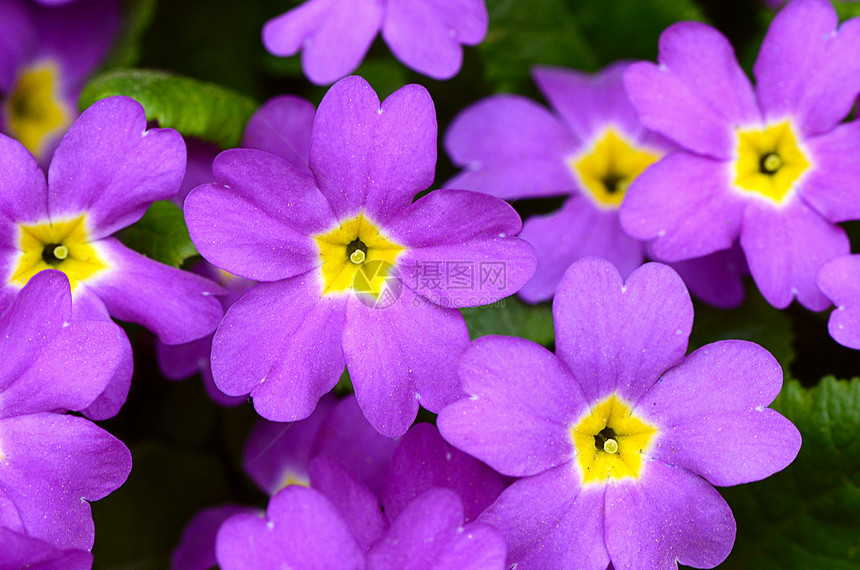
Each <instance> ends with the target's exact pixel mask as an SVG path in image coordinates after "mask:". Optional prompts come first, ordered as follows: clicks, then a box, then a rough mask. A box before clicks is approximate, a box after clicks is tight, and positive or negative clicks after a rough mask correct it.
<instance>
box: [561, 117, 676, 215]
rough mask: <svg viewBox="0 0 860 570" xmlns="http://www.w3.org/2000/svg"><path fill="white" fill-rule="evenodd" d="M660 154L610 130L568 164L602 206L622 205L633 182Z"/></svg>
mask: <svg viewBox="0 0 860 570" xmlns="http://www.w3.org/2000/svg"><path fill="white" fill-rule="evenodd" d="M660 156H661V155H660V154H658V153H657V152H655V151H651V150H646V149H644V148H640V147H637V146H636V145H634V144H633V143H632V142H629V141H628V140H626V139H625V138H624V136H622V135H621V134H620V133H618V132H616V131H615V130H614V129H607V130H606V131H604V133H603V134H602V135H601V136H599V137H597V138H596V139H595V142H594V143H593V144H592V145H591V147H590V148H588V149H587V150H585V151H583V152H581V153H579V154H577V155H576V156H574V157H571V158H569V159H568V160H567V165H568V167H569V168H570V170H571V172H573V174H574V176H575V177H576V178H577V179H578V180H579V181H580V183H581V184H582V186H583V188H584V189H585V191H586V193H587V195H589V196H590V197H591V199H592V200H593V201H594V202H595V203H596V204H597V205H598V206H599V207H601V208H618V206H620V205H621V202H622V200H624V194H625V192H626V191H627V187H628V186H629V185H630V183H631V182H633V180H634V179H635V178H636V177H637V176H639V175H640V174H641V173H642V171H643V170H645V169H646V168H647V167H648V166H649V165H651V164H652V163H654V162H656V161H657V160H659V159H660Z"/></svg>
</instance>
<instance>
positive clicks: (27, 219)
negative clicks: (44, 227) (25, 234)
mask: <svg viewBox="0 0 860 570" xmlns="http://www.w3.org/2000/svg"><path fill="white" fill-rule="evenodd" d="M47 203H48V184H47V182H46V181H45V173H44V172H42V169H41V168H39V164H38V163H37V162H36V159H35V158H33V155H32V154H30V152H29V151H28V150H27V149H26V148H24V146H23V145H22V144H21V143H19V142H18V141H16V140H15V139H13V138H11V137H7V136H6V135H4V134H0V223H2V227H3V232H2V234H3V237H2V238H0V240H2V241H0V244H2V246H4V247H14V246H17V245H18V244H17V239H16V236H17V227H16V226H17V224H20V223H35V222H41V221H44V219H45V218H46V217H47V215H48V209H47ZM7 228H8V229H7Z"/></svg>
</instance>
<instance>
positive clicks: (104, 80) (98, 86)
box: [79, 69, 257, 148]
mask: <svg viewBox="0 0 860 570" xmlns="http://www.w3.org/2000/svg"><path fill="white" fill-rule="evenodd" d="M112 95H126V96H128V97H132V98H134V99H136V100H137V101H139V102H140V103H141V104H142V105H143V107H144V109H146V117H147V119H149V120H150V121H158V124H159V126H161V127H170V128H173V129H176V130H177V131H179V132H180V133H182V134H183V135H186V136H194V137H198V138H201V139H204V140H207V141H211V142H214V143H216V144H218V145H219V146H221V148H232V147H236V146H238V145H239V143H240V142H241V140H242V133H243V131H244V129H245V124H246V123H247V122H248V119H249V118H250V117H251V115H252V114H253V113H254V111H255V110H256V107H257V105H256V103H255V102H254V101H253V100H252V99H250V98H249V97H246V96H245V95H242V94H240V93H238V92H236V91H233V90H231V89H227V88H225V87H221V86H219V85H215V84H214V83H206V82H203V81H198V80H196V79H191V78H190V77H182V76H179V75H173V74H170V73H165V72H162V71H153V70H147V69H120V70H116V71H110V72H107V73H103V74H101V75H98V76H96V77H95V78H93V79H92V80H91V81H90V82H89V84H87V86H86V87H85V88H84V91H83V93H81V97H80V100H79V105H80V107H81V108H82V109H83V108H86V107H89V106H90V105H92V104H93V103H95V102H96V101H98V100H99V99H104V98H105V97H110V96H112Z"/></svg>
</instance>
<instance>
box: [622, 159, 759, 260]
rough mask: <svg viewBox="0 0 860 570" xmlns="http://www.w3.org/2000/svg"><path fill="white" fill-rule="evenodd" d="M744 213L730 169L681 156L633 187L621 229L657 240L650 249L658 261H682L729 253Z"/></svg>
mask: <svg viewBox="0 0 860 570" xmlns="http://www.w3.org/2000/svg"><path fill="white" fill-rule="evenodd" d="M743 207H744V200H743V199H742V198H741V197H739V196H738V195H737V193H736V191H733V190H732V186H731V167H730V164H729V163H727V162H719V161H715V160H711V159H709V158H705V157H701V156H696V155H694V154H689V153H686V152H678V153H675V154H670V155H669V156H667V157H665V158H663V159H662V160H660V161H658V162H656V163H654V164H653V165H651V166H650V167H648V168H647V169H646V170H645V171H644V172H642V174H640V175H639V176H637V177H636V179H635V180H634V181H633V182H632V183H631V184H630V187H629V188H628V190H627V194H626V195H625V196H624V202H622V203H621V209H620V216H621V226H622V227H623V228H624V229H625V230H626V231H627V232H628V233H629V234H630V235H632V236H633V237H636V238H638V239H641V240H651V239H653V240H654V241H653V242H652V244H651V248H652V249H653V251H654V254H655V255H656V256H657V257H659V258H660V259H665V260H667V261H680V260H683V259H691V258H694V257H702V256H704V255H708V254H709V253H713V252H715V251H719V250H721V249H728V248H729V247H731V246H732V244H733V243H734V241H735V239H736V238H737V236H738V234H739V233H740V229H741V220H742V216H743Z"/></svg>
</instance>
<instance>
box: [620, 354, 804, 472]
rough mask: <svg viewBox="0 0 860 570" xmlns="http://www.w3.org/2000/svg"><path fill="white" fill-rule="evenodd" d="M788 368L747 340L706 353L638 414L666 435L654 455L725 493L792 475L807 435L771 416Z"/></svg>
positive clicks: (690, 359)
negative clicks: (727, 489)
mask: <svg viewBox="0 0 860 570" xmlns="http://www.w3.org/2000/svg"><path fill="white" fill-rule="evenodd" d="M780 388H782V368H780V365H779V363H778V362H777V361H776V359H774V358H773V356H771V355H770V353H769V352H767V351H766V350H765V349H763V348H761V347H760V346H758V345H757V344H753V343H751V342H746V341H741V340H727V341H721V342H715V343H713V344H709V345H707V346H704V347H702V348H700V349H699V350H697V351H695V352H693V353H692V354H690V355H689V356H687V357H686V358H685V359H684V361H683V362H682V363H681V364H679V365H678V366H676V367H675V368H672V369H671V370H669V371H668V372H666V374H664V375H663V377H662V378H660V381H659V382H658V383H657V384H655V385H654V386H653V387H652V388H651V390H650V391H649V392H648V393H647V394H645V396H643V398H642V399H641V400H640V401H639V404H638V405H637V406H636V409H635V410H634V412H635V413H637V414H639V413H641V414H643V417H644V418H646V419H647V420H648V421H649V423H653V424H655V425H658V426H663V427H660V428H659V434H660V435H659V437H658V439H657V440H656V446H655V448H653V449H652V450H651V451H649V452H648V455H650V456H651V457H652V458H654V459H657V460H658V461H662V462H663V463H666V464H669V465H673V466H678V467H683V468H685V469H687V470H689V471H692V472H693V473H695V474H697V475H701V476H702V477H704V478H705V479H707V480H708V481H709V482H710V483H711V484H713V485H718V486H725V485H738V484H740V483H748V482H750V481H758V480H759V479H764V478H765V477H768V476H769V475H772V474H774V473H776V472H777V471H780V470H782V469H783V468H785V467H786V466H787V465H788V464H789V463H791V461H793V460H794V457H795V456H796V455H797V452H798V450H799V449H800V433H799V432H798V431H797V428H795V427H794V426H793V425H792V424H791V422H789V421H788V420H787V419H785V418H784V417H782V416H781V415H779V414H778V413H776V412H774V411H773V410H770V409H768V408H767V407H766V406H767V405H768V404H770V403H771V402H772V401H773V399H774V398H775V397H776V395H777V394H778V393H779V390H780Z"/></svg>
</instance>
